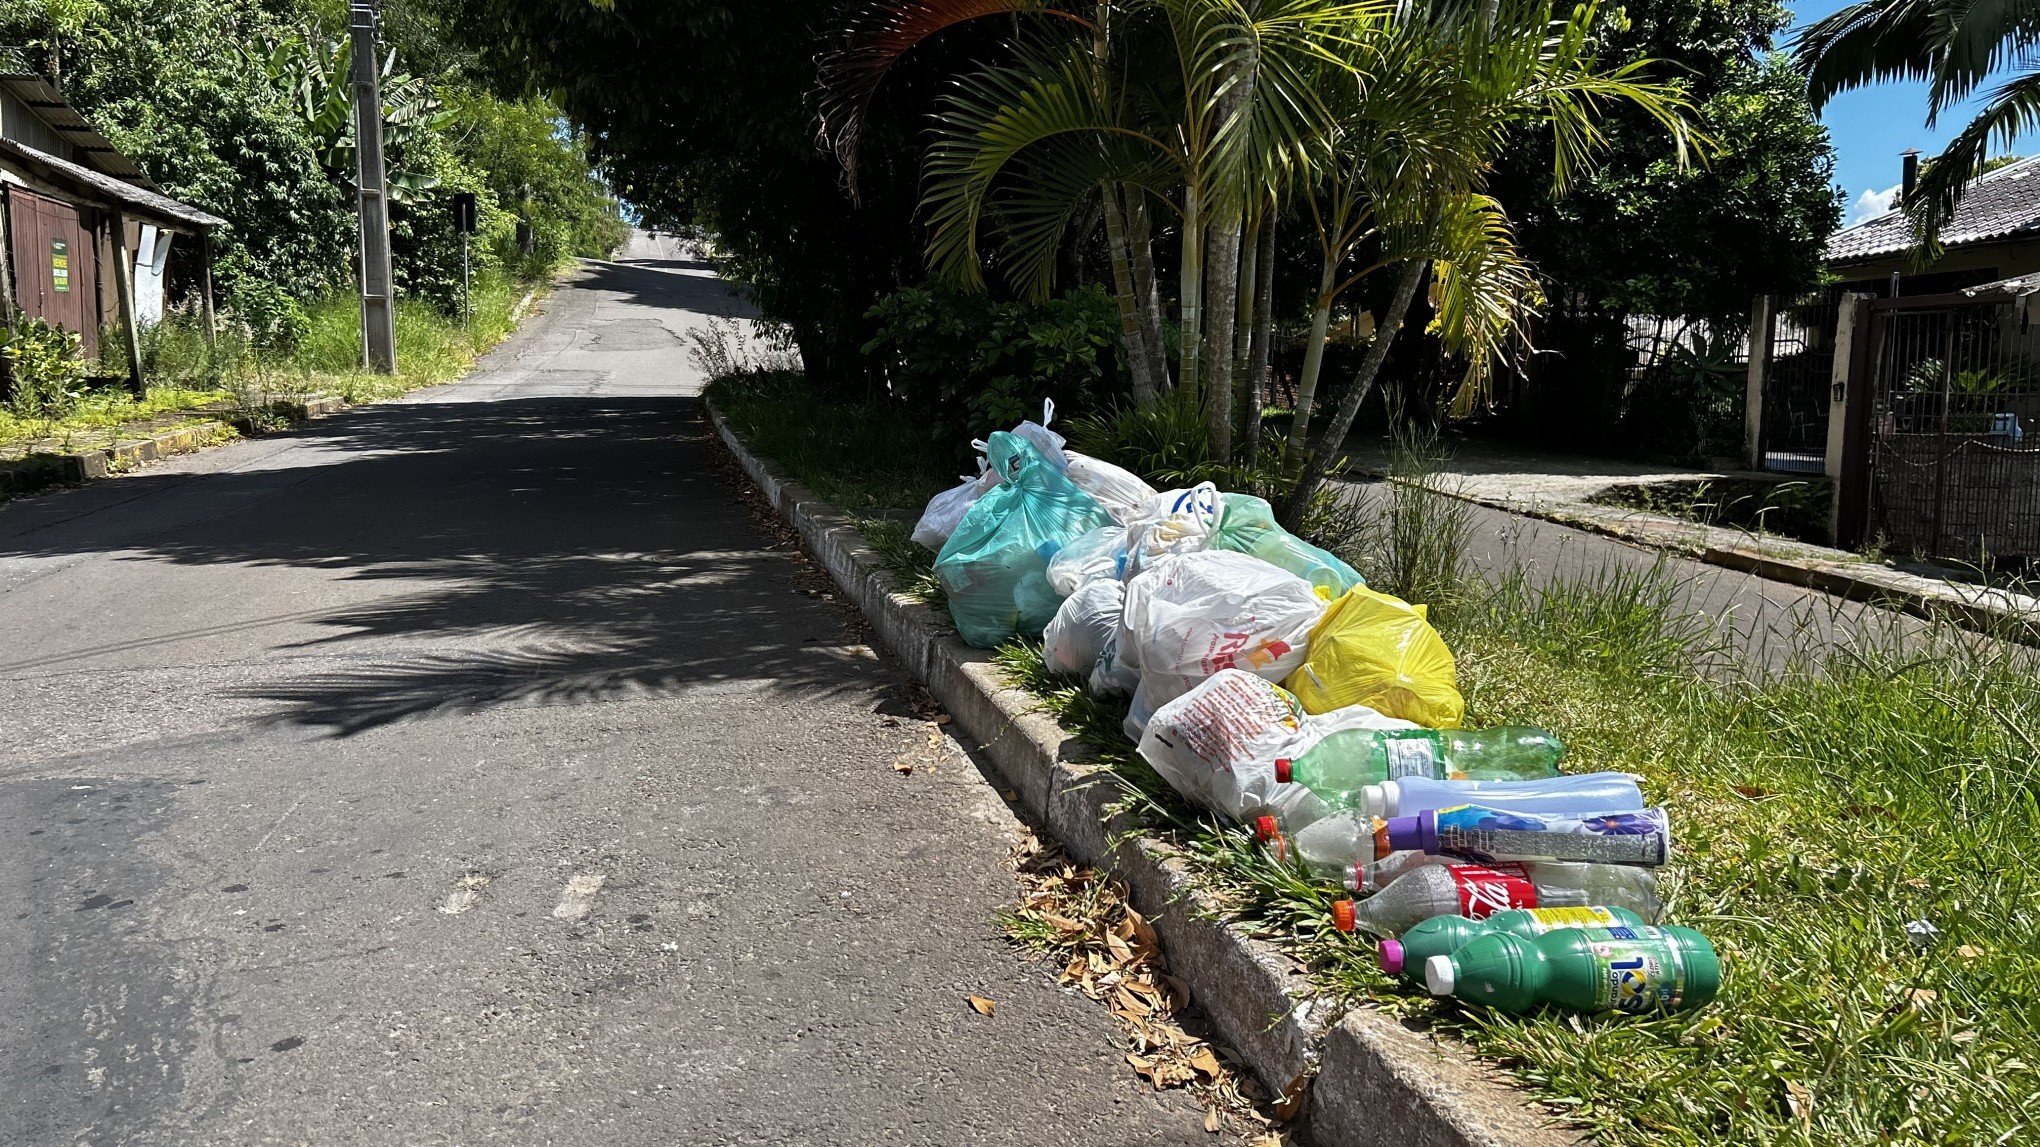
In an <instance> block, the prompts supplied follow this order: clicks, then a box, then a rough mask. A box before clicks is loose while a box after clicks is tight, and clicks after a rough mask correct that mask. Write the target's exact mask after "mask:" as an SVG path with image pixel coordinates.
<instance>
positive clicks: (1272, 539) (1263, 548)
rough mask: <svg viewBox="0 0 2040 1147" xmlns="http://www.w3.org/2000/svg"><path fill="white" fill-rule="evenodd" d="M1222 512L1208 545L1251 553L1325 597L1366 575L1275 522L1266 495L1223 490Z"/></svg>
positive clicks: (1343, 590)
mask: <svg viewBox="0 0 2040 1147" xmlns="http://www.w3.org/2000/svg"><path fill="white" fill-rule="evenodd" d="M1221 497H1223V498H1224V499H1225V513H1224V514H1223V515H1222V516H1221V519H1220V525H1219V527H1218V529H1217V530H1215V531H1214V532H1213V533H1212V535H1211V548H1212V549H1215V550H1232V551H1234V552H1236V553H1242V554H1252V555H1254V556H1255V557H1257V558H1260V559H1261V560H1262V561H1264V562H1267V563H1268V564H1269V565H1272V566H1275V567H1277V568H1278V569H1285V570H1288V571H1289V572H1290V573H1293V574H1295V575H1296V576H1297V577H1300V578H1302V579H1303V580H1305V581H1307V582H1309V583H1310V584H1312V585H1314V586H1316V587H1318V588H1319V589H1322V590H1324V591H1325V600H1327V601H1329V600H1331V599H1332V598H1335V597H1338V596H1339V595H1340V594H1343V593H1345V592H1346V591H1347V590H1349V589H1352V588H1353V587H1354V586H1357V585H1366V584H1367V579H1366V578H1363V577H1361V576H1360V572H1359V571H1358V570H1356V569H1354V568H1353V567H1352V566H1349V565H1347V564H1346V563H1345V562H1342V561H1340V560H1339V559H1338V558H1337V557H1335V556H1334V555H1333V554H1332V553H1330V552H1329V551H1327V550H1322V549H1319V548H1318V547H1316V546H1314V545H1311V544H1310V543H1309V542H1306V541H1304V540H1303V539H1302V538H1299V537H1297V536H1296V535H1295V534H1292V533H1290V532H1289V531H1288V530H1285V529H1283V528H1282V527H1281V526H1278V525H1276V524H1275V511H1274V510H1272V509H1271V508H1269V506H1268V502H1267V499H1265V498H1256V497H1254V496H1253V495H1252V494H1224V495H1221Z"/></svg>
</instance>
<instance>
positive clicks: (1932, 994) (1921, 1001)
mask: <svg viewBox="0 0 2040 1147" xmlns="http://www.w3.org/2000/svg"><path fill="white" fill-rule="evenodd" d="M1905 998H1906V1001H1907V1002H1909V1003H1911V1004H1913V1005H1915V1006H1917V1007H1925V1006H1926V1005H1928V1004H1931V1003H1933V1002H1934V1001H1935V1000H1938V999H1940V998H1941V993H1939V992H1937V991H1935V990H1934V989H1932V988H1907V989H1906V990H1905Z"/></svg>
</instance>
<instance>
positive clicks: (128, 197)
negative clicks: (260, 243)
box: [0, 139, 227, 231]
mask: <svg viewBox="0 0 2040 1147" xmlns="http://www.w3.org/2000/svg"><path fill="white" fill-rule="evenodd" d="M4 161H12V162H14V163H16V164H19V165H20V166H22V167H24V168H26V169H28V170H29V171H31V172H33V173H34V174H36V175H38V176H40V177H42V178H43V179H45V180H47V181H49V182H50V183H53V184H56V185H57V186H60V187H63V188H65V189H67V190H69V191H71V192H72V193H74V194H76V195H77V196H79V197H80V198H81V199H85V200H87V201H90V202H94V203H100V204H105V205H107V206H111V207H118V208H120V209H121V210H123V211H125V212H127V213H128V214H130V215H133V216H134V217H135V218H137V219H140V220H142V221H143V222H146V223H154V224H156V225H157V226H159V227H167V228H169V229H171V230H173V231H190V230H194V229H196V230H201V231H203V230H210V229H211V228H214V227H222V226H225V225H226V222H227V221H226V220H224V219H222V218H220V217H219V216H217V215H214V214H211V213H209V212H206V211H201V210H199V209H198V208H196V207H193V206H191V205H190V204H188V203H179V202H178V201H177V200H175V199H172V198H170V197H169V196H167V195H163V194H160V193H158V192H155V191H151V190H149V189H148V188H146V187H139V186H137V185H135V184H132V183H128V182H126V181H124V180H120V179H116V178H114V177H113V176H111V175H108V174H106V173H104V172H100V171H94V170H92V169H91V168H89V167H85V166H82V165H80V164H76V163H72V162H71V161H70V160H68V159H58V158H57V157H56V156H54V155H51V154H50V153H48V152H46V151H37V150H36V149H35V148H32V147H30V146H28V145H27V144H25V143H22V142H20V141H19V140H12V139H0V162H4Z"/></svg>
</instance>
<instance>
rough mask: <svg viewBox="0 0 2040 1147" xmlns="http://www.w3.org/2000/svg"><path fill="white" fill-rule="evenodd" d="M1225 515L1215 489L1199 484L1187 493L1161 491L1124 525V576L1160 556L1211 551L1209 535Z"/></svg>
mask: <svg viewBox="0 0 2040 1147" xmlns="http://www.w3.org/2000/svg"><path fill="white" fill-rule="evenodd" d="M1224 514H1225V502H1224V500H1223V499H1221V498H1220V497H1219V494H1218V487H1217V486H1214V485H1212V484H1211V483H1209V482H1200V483H1199V484H1197V485H1195V486H1192V487H1190V488H1189V489H1187V490H1164V491H1162V492H1161V493H1159V494H1156V495H1155V496H1154V497H1152V498H1149V499H1148V500H1147V504H1146V505H1144V506H1142V507H1141V508H1140V509H1139V510H1136V511H1135V512H1134V515H1133V517H1131V518H1129V519H1127V523H1126V553H1127V562H1126V570H1127V576H1128V577H1131V576H1133V575H1134V574H1136V573H1139V572H1140V571H1141V570H1143V569H1146V568H1147V567H1148V565H1149V564H1151V563H1152V562H1153V561H1154V560H1155V559H1157V558H1159V557H1161V556H1162V555H1163V554H1189V553H1197V552H1199V551H1201V550H1205V549H1209V548H1210V547H1211V535H1212V534H1213V533H1215V532H1217V530H1218V523H1219V519H1220V518H1221V517H1223V516H1224Z"/></svg>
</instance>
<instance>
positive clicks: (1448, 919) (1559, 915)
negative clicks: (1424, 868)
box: [1378, 905, 1649, 979]
mask: <svg viewBox="0 0 2040 1147" xmlns="http://www.w3.org/2000/svg"><path fill="white" fill-rule="evenodd" d="M1647 923H1649V921H1647V920H1645V919H1644V918H1643V917H1641V916H1638V915H1637V914H1636V913H1634V912H1631V911H1630V910H1629V909H1627V908H1604V907H1601V906H1599V905H1596V906H1594V907H1592V908H1511V909H1509V910H1508V911H1506V912H1497V913H1495V914H1494V915H1492V916H1490V917H1488V918H1487V919H1485V920H1475V919H1473V918H1472V917H1470V916H1433V917H1431V918H1430V919H1429V920H1422V921H1419V922H1418V923H1417V925H1416V926H1415V927H1413V928H1411V929H1410V930H1409V931H1407V932H1404V933H1403V934H1402V938H1401V939H1399V940H1383V941H1382V942H1381V947H1380V949H1379V952H1378V955H1379V958H1380V960H1381V970H1382V971H1384V972H1387V973H1388V974H1389V975H1391V976H1408V977H1410V978H1412V979H1414V978H1417V977H1420V976H1422V975H1423V974H1424V961H1426V960H1428V959H1430V958H1431V957H1433V956H1449V955H1451V954H1452V953H1454V952H1457V951H1458V950H1460V949H1461V948H1464V947H1466V946H1467V945H1468V944H1470V943H1472V942H1473V941H1475V940H1477V939H1479V938H1480V937H1482V936H1486V935H1489V934H1490V933H1494V932H1507V933H1508V934H1509V935H1511V936H1519V937H1521V938H1523V939H1526V940H1528V939H1532V938H1534V937H1537V936H1542V935H1544V934H1545V933H1546V932H1551V931H1555V930H1556V929H1559V928H1639V927H1642V926H1643V925H1645V924H1647Z"/></svg>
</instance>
